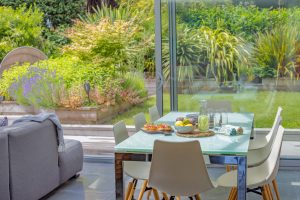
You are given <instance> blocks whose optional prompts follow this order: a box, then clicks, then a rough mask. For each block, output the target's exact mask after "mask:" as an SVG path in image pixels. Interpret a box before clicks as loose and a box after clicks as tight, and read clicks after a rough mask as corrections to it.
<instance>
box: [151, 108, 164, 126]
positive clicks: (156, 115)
mask: <svg viewBox="0 0 300 200" xmlns="http://www.w3.org/2000/svg"><path fill="white" fill-rule="evenodd" d="M149 114H150V120H151V122H152V123H154V122H155V121H156V120H158V119H159V118H160V117H161V116H160V114H159V112H158V109H157V107H156V106H152V107H150V108H149Z"/></svg>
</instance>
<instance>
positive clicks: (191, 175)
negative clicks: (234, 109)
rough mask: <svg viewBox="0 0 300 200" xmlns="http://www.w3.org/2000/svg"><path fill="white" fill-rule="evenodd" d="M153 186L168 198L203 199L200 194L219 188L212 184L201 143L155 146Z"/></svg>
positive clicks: (159, 142)
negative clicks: (169, 196)
mask: <svg viewBox="0 0 300 200" xmlns="http://www.w3.org/2000/svg"><path fill="white" fill-rule="evenodd" d="M149 186H150V187H154V188H156V189H157V190H159V191H161V192H163V197H164V199H165V200H168V196H167V194H169V195H171V196H176V197H177V199H179V198H180V196H189V197H195V198H196V199H200V193H201V192H205V191H208V190H211V189H213V188H215V185H214V184H213V182H212V181H211V180H210V177H209V174H208V172H207V169H206V165H205V162H204V159H203V155H202V150H201V147H200V143H199V141H196V140H194V141H187V142H167V141H160V140H156V141H155V142H154V148H153V154H152V162H151V169H150V175H149Z"/></svg>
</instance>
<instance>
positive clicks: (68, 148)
mask: <svg viewBox="0 0 300 200" xmlns="http://www.w3.org/2000/svg"><path fill="white" fill-rule="evenodd" d="M82 165H83V150H82V145H81V142H79V141H77V140H71V139H65V151H64V152H60V153H59V169H60V183H64V182H66V181H67V180H68V179H70V178H71V177H72V176H74V175H76V174H77V173H78V172H80V171H81V170H82Z"/></svg>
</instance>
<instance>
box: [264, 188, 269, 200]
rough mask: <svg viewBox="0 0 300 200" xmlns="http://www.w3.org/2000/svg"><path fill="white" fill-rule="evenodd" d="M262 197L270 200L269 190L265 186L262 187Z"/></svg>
mask: <svg viewBox="0 0 300 200" xmlns="http://www.w3.org/2000/svg"><path fill="white" fill-rule="evenodd" d="M262 196H263V199H264V200H270V199H269V194H268V189H267V187H266V186H265V185H264V186H263V187H262Z"/></svg>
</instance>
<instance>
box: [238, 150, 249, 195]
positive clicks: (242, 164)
mask: <svg viewBox="0 0 300 200" xmlns="http://www.w3.org/2000/svg"><path fill="white" fill-rule="evenodd" d="M237 161H238V163H237V164H238V174H237V188H238V200H246V198H247V197H246V195H247V157H246V156H240V157H238V160H237Z"/></svg>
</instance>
